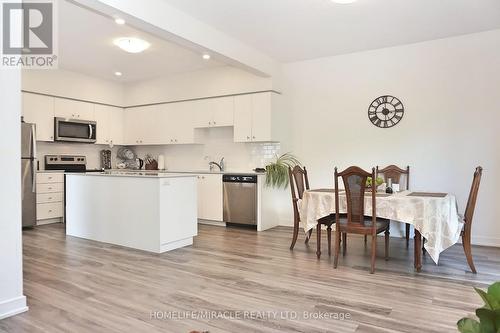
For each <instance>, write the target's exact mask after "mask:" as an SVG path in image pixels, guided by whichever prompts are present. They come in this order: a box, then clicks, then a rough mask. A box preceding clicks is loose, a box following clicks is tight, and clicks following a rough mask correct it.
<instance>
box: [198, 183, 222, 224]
mask: <svg viewBox="0 0 500 333" xmlns="http://www.w3.org/2000/svg"><path fill="white" fill-rule="evenodd" d="M222 207H223V203H222V175H220V174H217V175H212V174H201V175H198V218H199V219H202V220H212V221H222V220H223V216H222Z"/></svg>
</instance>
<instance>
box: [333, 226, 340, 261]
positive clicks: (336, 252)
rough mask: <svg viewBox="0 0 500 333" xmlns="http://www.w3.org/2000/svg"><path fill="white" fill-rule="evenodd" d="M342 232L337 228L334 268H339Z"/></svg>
mask: <svg viewBox="0 0 500 333" xmlns="http://www.w3.org/2000/svg"><path fill="white" fill-rule="evenodd" d="M340 237H341V236H340V230H339V228H338V226H337V228H335V242H334V243H335V251H334V254H333V255H334V257H333V268H337V265H338V263H339V252H340Z"/></svg>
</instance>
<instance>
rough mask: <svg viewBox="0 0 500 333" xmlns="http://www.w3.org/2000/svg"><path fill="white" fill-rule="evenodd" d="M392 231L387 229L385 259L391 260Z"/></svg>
mask: <svg viewBox="0 0 500 333" xmlns="http://www.w3.org/2000/svg"><path fill="white" fill-rule="evenodd" d="M390 235H391V233H390V231H389V229H387V230H386V231H385V260H389V237H390Z"/></svg>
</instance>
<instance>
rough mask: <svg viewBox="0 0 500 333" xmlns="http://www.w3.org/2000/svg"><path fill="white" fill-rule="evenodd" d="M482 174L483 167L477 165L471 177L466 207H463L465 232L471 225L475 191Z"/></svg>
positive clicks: (475, 196) (474, 206) (474, 205)
mask: <svg viewBox="0 0 500 333" xmlns="http://www.w3.org/2000/svg"><path fill="white" fill-rule="evenodd" d="M482 175H483V168H482V167H480V166H478V167H477V168H476V171H474V178H473V179H472V186H471V188H470V193H469V199H468V200H467V207H465V214H464V220H465V232H470V230H471V226H472V218H473V216H474V210H475V208H476V200H477V193H478V191H479V184H480V183H481V176H482Z"/></svg>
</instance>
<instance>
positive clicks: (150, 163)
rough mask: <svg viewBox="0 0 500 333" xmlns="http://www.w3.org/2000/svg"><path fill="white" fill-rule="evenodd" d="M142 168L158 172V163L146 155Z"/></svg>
mask: <svg viewBox="0 0 500 333" xmlns="http://www.w3.org/2000/svg"><path fill="white" fill-rule="evenodd" d="M144 168H145V169H146V170H158V161H157V160H156V159H155V158H154V157H153V156H151V155H149V154H148V155H146V157H145V158H144Z"/></svg>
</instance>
